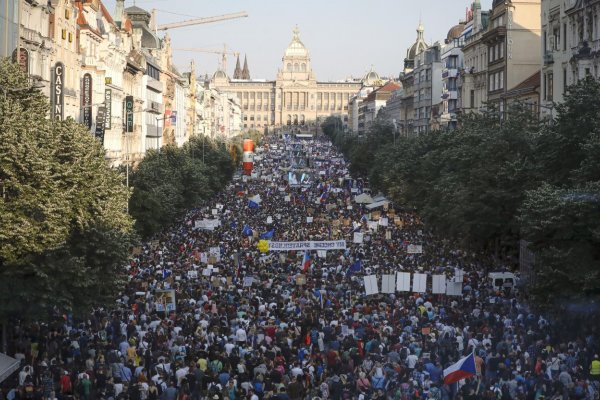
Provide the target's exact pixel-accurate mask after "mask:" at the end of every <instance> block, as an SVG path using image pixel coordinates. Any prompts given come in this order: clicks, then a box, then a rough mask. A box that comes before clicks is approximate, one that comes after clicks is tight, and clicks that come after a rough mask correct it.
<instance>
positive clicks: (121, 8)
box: [114, 0, 125, 28]
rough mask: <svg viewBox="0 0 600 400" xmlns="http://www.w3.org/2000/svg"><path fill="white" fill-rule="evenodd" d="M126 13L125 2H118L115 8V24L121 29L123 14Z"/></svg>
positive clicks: (122, 0) (121, 0) (119, 0)
mask: <svg viewBox="0 0 600 400" xmlns="http://www.w3.org/2000/svg"><path fill="white" fill-rule="evenodd" d="M124 13H125V0H117V5H116V7H115V18H114V20H115V23H116V24H117V26H118V27H119V28H122V25H121V24H122V22H123V14H124Z"/></svg>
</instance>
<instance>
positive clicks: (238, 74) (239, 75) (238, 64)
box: [233, 54, 242, 79]
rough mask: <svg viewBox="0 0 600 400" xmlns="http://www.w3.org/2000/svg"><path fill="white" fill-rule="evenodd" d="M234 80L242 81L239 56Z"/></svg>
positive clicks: (238, 56)
mask: <svg viewBox="0 0 600 400" xmlns="http://www.w3.org/2000/svg"><path fill="white" fill-rule="evenodd" d="M233 79H242V68H240V55H239V54H238V55H237V61H236V63H235V71H233Z"/></svg>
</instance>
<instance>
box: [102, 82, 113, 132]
mask: <svg viewBox="0 0 600 400" xmlns="http://www.w3.org/2000/svg"><path fill="white" fill-rule="evenodd" d="M104 107H106V116H105V117H104V128H105V129H112V89H104Z"/></svg>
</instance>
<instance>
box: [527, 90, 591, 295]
mask: <svg viewBox="0 0 600 400" xmlns="http://www.w3.org/2000/svg"><path fill="white" fill-rule="evenodd" d="M599 102H600V83H598V81H596V80H594V79H592V78H588V79H586V80H584V81H581V82H580V83H578V84H577V85H574V86H571V87H570V88H569V91H568V92H567V94H566V95H565V98H564V102H563V103H562V104H560V105H558V106H557V111H558V116H557V118H556V120H554V121H553V123H552V124H550V125H548V126H547V127H546V129H545V130H544V131H543V133H542V134H541V135H540V136H539V138H538V146H537V152H538V153H539V162H538V164H537V168H538V170H539V171H540V176H541V177H542V179H543V181H544V182H543V183H542V184H541V186H539V187H538V188H536V189H535V190H531V191H529V192H527V193H526V199H525V201H524V202H523V206H522V209H521V226H522V230H523V234H524V236H525V238H526V239H528V240H529V241H531V243H532V245H531V246H532V248H533V249H534V251H535V252H536V264H535V273H536V277H537V280H536V281H535V285H534V287H533V288H532V293H533V294H534V295H535V296H536V298H537V299H538V300H539V302H540V303H542V304H550V305H558V306H564V305H565V304H569V302H571V301H573V302H576V301H585V300H586V299H588V300H589V299H590V298H594V299H595V300H599V299H600V123H599V121H600V109H599V108H598V106H597V104H598V103H599ZM559 290H560V294H561V296H557V292H559ZM567 299H568V301H567Z"/></svg>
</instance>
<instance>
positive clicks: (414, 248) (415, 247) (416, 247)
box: [406, 244, 423, 254]
mask: <svg viewBox="0 0 600 400" xmlns="http://www.w3.org/2000/svg"><path fill="white" fill-rule="evenodd" d="M406 252H407V253H408V254H421V253H423V246H422V245H420V244H409V245H408V246H406Z"/></svg>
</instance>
